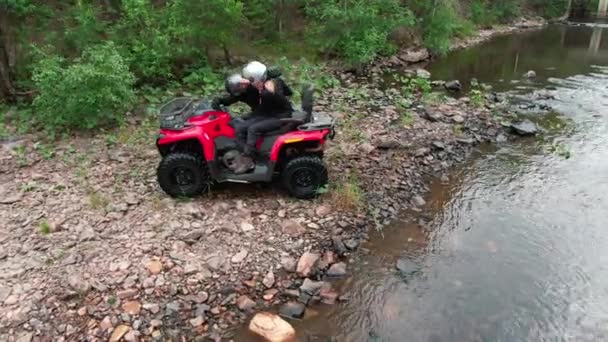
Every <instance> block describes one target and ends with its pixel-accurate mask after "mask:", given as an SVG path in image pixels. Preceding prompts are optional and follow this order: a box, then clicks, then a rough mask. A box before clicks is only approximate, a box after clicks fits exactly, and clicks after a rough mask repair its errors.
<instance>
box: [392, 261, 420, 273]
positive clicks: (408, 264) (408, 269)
mask: <svg viewBox="0 0 608 342" xmlns="http://www.w3.org/2000/svg"><path fill="white" fill-rule="evenodd" d="M395 267H396V268H397V270H398V271H399V272H401V274H403V275H410V274H413V273H416V272H418V271H420V269H421V267H420V265H419V264H418V263H416V262H414V261H412V260H410V259H406V258H402V259H399V260H398V261H397V264H396V265H395Z"/></svg>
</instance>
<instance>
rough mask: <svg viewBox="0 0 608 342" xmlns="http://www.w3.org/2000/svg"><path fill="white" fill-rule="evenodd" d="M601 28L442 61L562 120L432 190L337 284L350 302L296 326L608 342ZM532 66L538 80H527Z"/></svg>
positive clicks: (521, 37)
mask: <svg viewBox="0 0 608 342" xmlns="http://www.w3.org/2000/svg"><path fill="white" fill-rule="evenodd" d="M603 30H604V29H603V28H597V27H568V26H550V27H548V28H546V29H543V30H540V31H535V32H528V33H524V34H517V35H513V36H505V37H500V38H497V39H494V40H492V41H491V42H488V43H486V44H483V45H480V46H477V47H474V48H470V49H467V50H461V51H457V52H454V53H452V54H451V55H449V56H448V57H447V58H445V59H444V60H442V61H438V62H436V63H435V64H434V65H432V66H431V68H430V71H431V72H432V73H433V75H434V77H437V78H439V79H459V80H460V81H461V82H463V83H465V84H466V83H468V81H469V80H470V79H471V78H472V77H476V78H478V79H479V80H480V81H482V82H486V83H488V84H491V85H493V86H494V89H496V90H500V91H510V92H511V93H512V94H514V95H518V96H520V97H521V99H523V100H527V99H532V98H534V97H535V96H536V95H534V92H535V91H536V90H538V89H550V90H551V92H552V94H553V95H554V96H555V99H553V100H547V101H545V103H546V104H548V105H550V106H551V107H552V108H553V109H554V112H552V113H548V114H547V113H544V114H537V115H535V119H536V120H537V121H538V122H540V124H541V125H542V126H543V128H545V129H546V130H547V132H546V133H545V134H544V135H543V136H542V138H540V137H539V138H532V139H525V140H521V141H518V142H517V143H513V144H504V145H498V146H492V147H490V148H487V149H484V151H480V152H479V153H478V154H477V157H476V158H474V159H473V160H472V161H471V162H470V163H469V164H468V165H466V166H464V167H462V168H461V169H460V170H458V171H456V172H455V173H454V174H452V175H451V178H450V179H451V180H450V182H449V183H448V184H439V183H436V184H434V185H433V186H432V191H431V193H430V194H429V197H428V198H427V201H428V205H427V207H426V208H425V210H424V211H423V214H422V216H420V215H419V214H415V215H414V214H412V215H408V214H407V213H406V214H405V215H404V220H402V222H399V223H397V224H395V225H393V226H391V227H389V228H388V229H385V230H384V231H383V232H382V233H374V234H372V238H371V240H370V242H369V243H368V244H366V245H364V246H363V247H364V249H367V250H368V253H367V255H365V256H363V257H361V259H360V260H358V261H356V262H354V263H353V264H351V265H350V266H349V267H350V270H349V271H350V272H351V273H352V274H353V277H352V278H349V279H347V280H345V281H343V282H341V283H339V284H337V285H338V286H340V288H341V290H343V291H346V292H348V293H349V295H350V298H351V300H350V301H349V302H348V303H345V304H341V305H336V306H317V307H313V308H312V310H311V311H310V313H309V317H308V318H307V319H305V320H303V321H300V322H294V326H295V327H296V330H297V331H298V332H299V333H300V334H301V335H302V336H304V335H306V336H324V337H329V336H331V337H334V338H335V340H337V341H601V340H603V341H605V340H608V29H606V31H607V32H603ZM602 34H603V35H602ZM528 70H535V71H536V73H537V75H538V77H537V78H536V79H534V80H523V79H522V74H524V73H525V72H527V71H528ZM398 260H402V262H404V263H405V265H406V266H407V267H406V268H407V270H406V272H400V271H397V270H396V268H395V265H396V262H397V261H398ZM312 340H315V339H312ZM320 340H323V339H320Z"/></svg>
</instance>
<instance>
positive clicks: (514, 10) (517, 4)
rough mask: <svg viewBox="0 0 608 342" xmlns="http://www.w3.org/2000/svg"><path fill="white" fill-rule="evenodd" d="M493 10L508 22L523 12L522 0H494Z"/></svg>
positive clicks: (497, 15)
mask: <svg viewBox="0 0 608 342" xmlns="http://www.w3.org/2000/svg"><path fill="white" fill-rule="evenodd" d="M549 1H552V0H549ZM492 11H493V12H494V13H495V15H496V17H497V18H498V20H499V21H501V22H508V21H509V20H512V19H515V18H516V17H517V16H519V15H520V14H521V0H493V1H492Z"/></svg>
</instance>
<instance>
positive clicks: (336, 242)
mask: <svg viewBox="0 0 608 342" xmlns="http://www.w3.org/2000/svg"><path fill="white" fill-rule="evenodd" d="M331 240H332V244H333V247H334V252H336V254H337V255H344V254H345V253H346V252H347V251H348V249H346V246H345V245H344V242H343V241H342V239H341V238H340V237H339V236H334V237H332V238H331Z"/></svg>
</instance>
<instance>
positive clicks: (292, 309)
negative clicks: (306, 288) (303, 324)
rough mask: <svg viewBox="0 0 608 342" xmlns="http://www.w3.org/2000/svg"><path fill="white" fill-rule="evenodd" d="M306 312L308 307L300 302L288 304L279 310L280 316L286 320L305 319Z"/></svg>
mask: <svg viewBox="0 0 608 342" xmlns="http://www.w3.org/2000/svg"><path fill="white" fill-rule="evenodd" d="M305 311H306V305H304V304H303V303H300V302H287V303H285V304H283V305H282V306H281V308H280V309H279V315H281V316H283V317H285V318H297V319H300V318H302V317H304V312H305Z"/></svg>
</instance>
